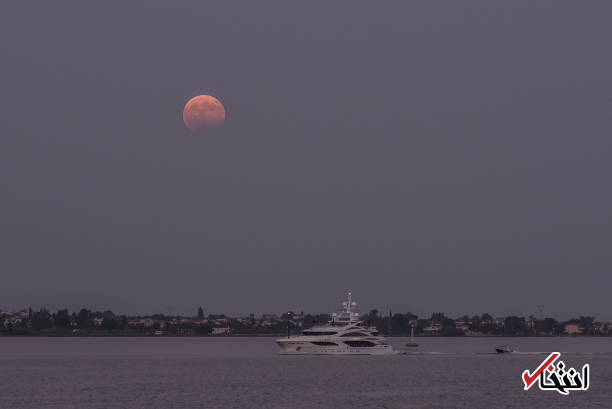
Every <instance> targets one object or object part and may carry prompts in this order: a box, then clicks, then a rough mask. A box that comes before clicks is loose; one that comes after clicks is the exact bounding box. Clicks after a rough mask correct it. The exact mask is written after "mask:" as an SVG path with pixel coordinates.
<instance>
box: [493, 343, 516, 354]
mask: <svg viewBox="0 0 612 409" xmlns="http://www.w3.org/2000/svg"><path fill="white" fill-rule="evenodd" d="M495 352H497V353H498V354H509V353H511V352H514V350H513V349H512V348H510V347H509V346H508V345H500V346H497V347H495Z"/></svg>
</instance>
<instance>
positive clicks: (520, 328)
mask: <svg viewBox="0 0 612 409" xmlns="http://www.w3.org/2000/svg"><path fill="white" fill-rule="evenodd" d="M525 332H527V325H526V324H525V318H523V317H516V316H514V315H512V316H510V317H506V319H505V320H504V334H506V335H517V334H524V333H525Z"/></svg>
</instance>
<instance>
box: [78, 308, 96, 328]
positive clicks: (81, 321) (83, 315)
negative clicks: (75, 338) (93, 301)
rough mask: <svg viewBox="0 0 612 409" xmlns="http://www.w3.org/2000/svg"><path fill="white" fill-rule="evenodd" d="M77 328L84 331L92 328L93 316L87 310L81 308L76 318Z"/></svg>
mask: <svg viewBox="0 0 612 409" xmlns="http://www.w3.org/2000/svg"><path fill="white" fill-rule="evenodd" d="M76 320H77V324H78V325H79V328H81V329H86V328H91V327H93V316H92V315H91V311H89V310H88V309H87V308H82V309H81V311H79V313H78V314H77V316H76Z"/></svg>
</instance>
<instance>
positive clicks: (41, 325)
mask: <svg viewBox="0 0 612 409" xmlns="http://www.w3.org/2000/svg"><path fill="white" fill-rule="evenodd" d="M52 326H53V322H51V314H49V311H47V310H46V309H44V308H41V309H40V310H39V311H37V312H35V313H32V328H34V329H35V330H37V331H40V330H43V329H47V328H51V327H52Z"/></svg>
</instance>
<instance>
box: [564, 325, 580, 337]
mask: <svg viewBox="0 0 612 409" xmlns="http://www.w3.org/2000/svg"><path fill="white" fill-rule="evenodd" d="M582 330H583V328H582V327H581V326H580V325H578V324H565V333H566V334H567V335H580V334H582Z"/></svg>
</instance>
